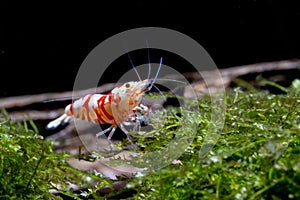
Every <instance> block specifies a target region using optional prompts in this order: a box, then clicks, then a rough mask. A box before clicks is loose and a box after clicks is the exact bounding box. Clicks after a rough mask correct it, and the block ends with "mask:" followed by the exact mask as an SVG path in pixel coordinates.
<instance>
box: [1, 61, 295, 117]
mask: <svg viewBox="0 0 300 200" xmlns="http://www.w3.org/2000/svg"><path fill="white" fill-rule="evenodd" d="M299 66H300V59H295V60H283V61H276V62H264V63H257V64H251V65H243V66H237V67H230V68H226V69H219V70H211V71H201V72H200V73H199V72H190V73H184V74H183V76H184V77H185V78H187V79H190V80H191V81H192V82H193V83H192V88H191V87H189V88H188V87H186V88H185V90H186V91H185V92H184V96H185V97H189V92H190V91H189V90H191V89H192V90H194V91H193V92H196V93H201V94H203V93H206V92H207V91H208V88H209V90H210V92H212V91H215V92H218V90H219V89H220V88H224V86H225V87H226V86H228V85H229V83H230V82H231V81H232V80H234V79H235V78H236V77H238V76H242V75H246V74H251V73H262V72H267V71H276V70H291V69H297V68H299ZM216 77H221V79H216ZM166 78H169V79H173V80H180V79H181V78H182V77H180V76H178V75H169V76H168V77H166ZM281 78H282V77H281ZM114 86H115V84H114V83H108V84H104V85H102V86H100V87H98V88H96V90H95V89H94V88H90V89H85V90H79V91H66V92H61V93H45V94H37V95H25V96H15V97H6V98H0V108H6V109H9V108H22V107H24V106H28V105H31V104H34V103H44V102H45V101H47V100H51V99H54V100H55V99H71V98H72V96H76V97H81V96H84V95H86V94H89V93H95V92H96V93H104V92H107V91H110V90H111V89H113V87H114ZM26 112H27V113H28V114H26ZM55 113H56V112H52V113H51V112H49V113H48V114H46V111H45V112H33V111H22V112H20V113H17V112H16V113H13V116H14V119H16V120H17V121H19V120H20V119H21V118H22V117H25V118H26V116H28V115H29V116H30V117H32V118H34V119H50V118H53V116H54V115H55V116H56V115H57V114H55ZM26 119H27V118H26Z"/></svg>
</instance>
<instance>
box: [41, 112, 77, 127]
mask: <svg viewBox="0 0 300 200" xmlns="http://www.w3.org/2000/svg"><path fill="white" fill-rule="evenodd" d="M71 118H72V117H71V116H68V115H67V114H63V115H61V116H60V117H59V118H57V119H55V120H53V121H51V122H50V123H49V124H47V126H46V129H48V130H53V129H56V128H57V127H58V126H59V125H63V124H65V123H68V122H69V121H70V120H71Z"/></svg>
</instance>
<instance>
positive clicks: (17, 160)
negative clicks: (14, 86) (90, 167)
mask: <svg viewBox="0 0 300 200" xmlns="http://www.w3.org/2000/svg"><path fill="white" fill-rule="evenodd" d="M2 117H4V118H5V120H4V121H1V122H0V199H61V197H59V195H54V194H51V193H50V192H49V191H50V190H51V189H52V190H53V189H54V190H57V191H58V192H59V193H60V194H61V195H64V196H66V197H73V198H75V199H76V198H78V199H79V197H80V194H78V195H77V194H74V193H73V191H72V190H71V189H68V187H69V185H70V183H73V184H75V185H77V186H79V187H81V186H82V187H88V186H89V185H91V183H90V182H89V181H88V180H89V179H87V177H88V176H89V177H93V178H94V179H96V180H98V181H99V182H100V184H99V185H104V184H108V181H107V180H106V179H103V178H101V177H100V176H98V177H97V176H96V175H92V174H88V173H84V172H81V171H79V170H75V169H74V168H72V167H70V166H69V165H68V164H67V159H68V158H70V157H71V156H70V155H67V154H57V153H55V152H54V150H53V148H52V147H53V144H52V142H51V141H48V140H44V139H43V137H42V136H40V135H39V134H38V132H37V128H36V127H35V125H34V123H33V122H30V123H29V124H30V126H28V125H27V123H15V122H12V121H11V120H10V119H9V117H8V115H7V113H6V112H5V110H3V111H2ZM29 127H30V128H29ZM34 130H35V131H34ZM95 192H96V190H95ZM59 193H58V194H59Z"/></svg>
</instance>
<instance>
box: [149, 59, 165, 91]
mask: <svg viewBox="0 0 300 200" xmlns="http://www.w3.org/2000/svg"><path fill="white" fill-rule="evenodd" d="M161 64H162V57H160V62H159V67H158V70H157V72H156V74H155V77H154V79H153V80H152V83H151V85H150V86H149V88H148V90H151V88H152V87H153V85H154V83H155V81H156V79H157V77H158V74H159V71H160V68H161Z"/></svg>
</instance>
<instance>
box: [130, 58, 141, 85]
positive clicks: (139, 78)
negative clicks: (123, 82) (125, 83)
mask: <svg viewBox="0 0 300 200" xmlns="http://www.w3.org/2000/svg"><path fill="white" fill-rule="evenodd" d="M127 55H128V58H129V61H130V63H131V66H132V68H133V70H134V71H135V73H136V75H137V77H138V78H139V80H140V81H141V80H142V79H141V77H140V75H139V73H138V71H137V70H136V68H135V66H134V64H133V61H132V59H131V57H130V55H129V53H128V52H127Z"/></svg>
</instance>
